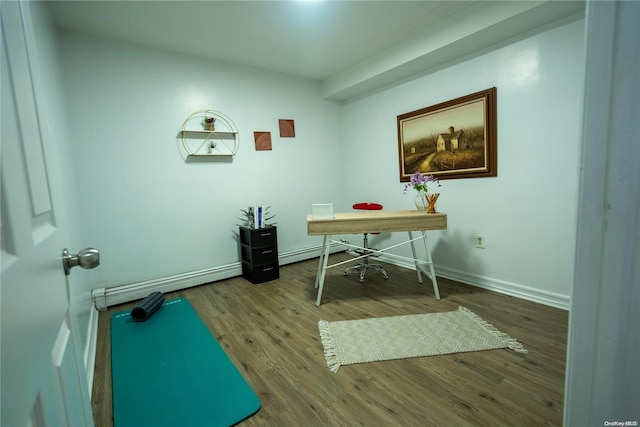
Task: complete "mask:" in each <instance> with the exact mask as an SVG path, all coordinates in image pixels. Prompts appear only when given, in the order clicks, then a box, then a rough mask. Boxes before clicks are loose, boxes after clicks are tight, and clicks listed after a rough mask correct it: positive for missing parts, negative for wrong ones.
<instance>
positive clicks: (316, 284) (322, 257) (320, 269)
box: [315, 236, 328, 289]
mask: <svg viewBox="0 0 640 427" xmlns="http://www.w3.org/2000/svg"><path fill="white" fill-rule="evenodd" d="M327 239H328V236H324V240H322V248H320V257H319V258H318V271H317V272H316V283H315V288H316V289H317V288H318V283H320V272H321V271H322V262H323V260H324V252H325V247H326V246H327Z"/></svg>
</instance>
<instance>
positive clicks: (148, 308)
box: [131, 292, 164, 322]
mask: <svg viewBox="0 0 640 427" xmlns="http://www.w3.org/2000/svg"><path fill="white" fill-rule="evenodd" d="M162 304H164V294H163V293H162V292H152V293H150V294H149V295H148V296H147V297H146V298H145V299H143V300H142V302H140V304H139V305H137V306H136V307H134V308H133V309H132V310H131V318H132V319H133V320H135V321H136V322H144V321H145V320H147V319H149V318H150V317H151V316H153V313H155V312H156V311H158V309H159V308H160V307H162Z"/></svg>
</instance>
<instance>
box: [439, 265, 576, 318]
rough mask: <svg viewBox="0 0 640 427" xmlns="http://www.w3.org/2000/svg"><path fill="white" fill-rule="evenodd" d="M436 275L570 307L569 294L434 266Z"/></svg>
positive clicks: (561, 307)
mask: <svg viewBox="0 0 640 427" xmlns="http://www.w3.org/2000/svg"><path fill="white" fill-rule="evenodd" d="M435 270H436V276H441V277H444V278H446V279H451V280H455V281H457V282H462V283H466V284H469V285H472V286H476V287H478V288H483V289H488V290H490V291H494V292H499V293H501V294H505V295H511V296H514V297H517V298H522V299H525V300H528V301H533V302H537V303H539V304H544V305H548V306H551V307H556V308H560V309H562V310H569V308H570V307H571V297H570V296H569V295H563V294H559V293H557V292H550V291H544V290H540V289H536V288H532V287H530V286H524V285H520V284H518V283H513V282H507V281H504V280H498V279H494V278H491V277H486V276H479V275H476V274H471V273H466V272H463V271H458V270H455V269H451V268H445V267H438V266H437V265H436V266H435Z"/></svg>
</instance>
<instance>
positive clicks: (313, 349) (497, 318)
mask: <svg viewBox="0 0 640 427" xmlns="http://www.w3.org/2000/svg"><path fill="white" fill-rule="evenodd" d="M341 257H347V255H345V254H337V255H333V256H332V261H333V260H334V259H340V258H341ZM345 259H346V258H345ZM316 268H317V259H312V260H308V261H303V262H300V263H296V264H291V265H286V266H284V267H281V269H280V279H278V280H275V281H272V282H268V283H263V284H259V285H254V284H251V283H250V282H248V281H246V280H244V279H243V278H240V277H237V278H232V279H229V280H224V281H220V282H215V283H211V284H207V285H203V286H199V287H195V288H191V289H187V290H183V291H179V292H173V293H170V294H167V295H166V297H167V299H171V298H176V297H179V296H180V297H184V298H187V299H188V300H189V302H190V303H191V305H192V306H193V307H194V309H195V310H196V311H197V312H198V314H199V315H200V317H201V318H202V320H203V321H204V322H205V324H206V325H207V326H208V327H209V329H210V330H211V333H212V334H213V335H214V336H215V337H216V339H217V340H218V342H219V343H220V345H222V347H223V348H224V349H225V351H226V352H227V354H228V356H229V357H230V358H231V360H232V361H233V362H234V363H235V364H236V366H237V367H238V369H239V370H240V372H242V374H243V376H244V377H245V379H246V380H247V382H248V383H249V384H250V385H251V387H252V388H253V389H254V391H255V392H256V393H257V394H258V396H259V398H260V400H261V402H262V408H261V409H260V410H259V411H258V413H257V414H255V415H254V416H253V417H251V418H249V419H247V420H245V421H243V422H242V423H241V424H240V425H241V426H243V427H251V426H376V427H377V426H444V425H447V426H451V425H454V426H515V425H523V426H546V425H548V426H560V425H562V405H563V394H564V372H565V354H566V338H567V322H568V313H567V312H566V311H564V310H560V309H556V308H552V307H547V306H544V305H540V304H536V303H533V302H529V301H525V300H521V299H518V298H514V297H510V296H507V295H502V294H498V293H495V292H490V291H487V290H483V289H480V288H476V287H473V286H469V285H464V284H460V283H456V282H453V281H449V280H446V279H439V282H438V283H439V285H440V294H441V297H442V299H441V300H439V301H438V300H436V299H435V298H434V297H433V289H432V287H431V283H430V281H429V280H425V283H424V284H423V285H420V284H418V282H417V279H416V273H415V271H413V270H407V269H404V268H400V267H396V266H393V265H385V269H386V270H387V272H388V273H389V279H388V280H384V279H382V276H381V275H380V274H379V273H377V272H371V273H369V274H367V277H366V281H365V284H361V283H359V282H358V275H357V274H352V275H349V276H347V277H345V276H343V275H342V270H341V269H340V268H335V269H332V270H328V274H327V279H326V281H325V290H324V295H323V304H322V305H321V306H320V307H316V306H315V296H316V291H315V289H314V287H313V284H314V280H315V273H316ZM133 305H134V304H125V305H121V306H117V307H112V308H110V309H109V310H107V311H103V312H101V313H100V317H99V327H98V352H97V357H96V370H95V375H94V388H93V396H92V405H93V411H94V417H95V425H96V427H110V426H112V425H113V423H112V403H111V369H110V366H111V365H110V364H111V362H110V332H109V318H110V316H111V314H113V313H114V312H117V311H122V310H125V309H128V308H131V307H132V306H133ZM459 305H462V306H465V307H467V308H469V309H470V310H472V311H473V312H475V313H476V314H478V315H479V316H481V317H482V318H483V319H484V320H486V321H487V322H489V323H492V324H493V325H494V326H495V327H497V328H498V329H499V330H501V331H503V332H505V333H507V334H509V335H510V336H512V337H514V338H516V339H518V340H519V341H520V342H521V343H522V344H523V345H524V346H525V348H527V349H528V350H529V354H526V355H525V354H519V353H516V352H514V351H511V350H506V349H504V350H490V351H481V352H473V353H461V354H454V355H444V356H433V357H422V358H415V359H406V360H395V361H386V362H375V363H366V364H360V365H349V366H343V367H341V368H340V370H339V371H338V372H337V373H335V374H334V373H332V372H330V371H329V369H328V368H327V366H326V363H325V360H324V355H323V351H322V344H321V343H320V338H319V335H318V327H317V323H318V321H319V320H320V319H323V320H328V321H335V320H348V319H360V318H366V317H382V316H392V315H400V314H418V313H432V312H442V311H452V310H456V309H457V308H458V306H459ZM177 427H178V426H177ZM185 427H186V426H185Z"/></svg>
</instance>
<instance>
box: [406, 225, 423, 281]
mask: <svg viewBox="0 0 640 427" xmlns="http://www.w3.org/2000/svg"><path fill="white" fill-rule="evenodd" d="M408 233H409V240H410V241H411V252H412V253H413V262H414V264H415V265H416V273H418V283H422V270H420V265H419V264H418V255H417V253H416V246H415V245H414V244H413V233H412V232H411V231H409V232H408Z"/></svg>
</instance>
